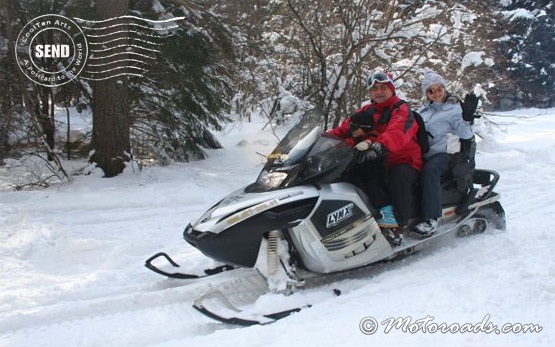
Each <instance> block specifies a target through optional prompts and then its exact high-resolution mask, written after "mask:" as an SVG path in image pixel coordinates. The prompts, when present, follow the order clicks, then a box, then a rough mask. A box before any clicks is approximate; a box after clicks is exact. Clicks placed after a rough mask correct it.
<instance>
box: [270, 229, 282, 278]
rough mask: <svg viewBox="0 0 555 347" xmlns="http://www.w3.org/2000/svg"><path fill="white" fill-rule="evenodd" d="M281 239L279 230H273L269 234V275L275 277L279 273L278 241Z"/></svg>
mask: <svg viewBox="0 0 555 347" xmlns="http://www.w3.org/2000/svg"><path fill="white" fill-rule="evenodd" d="M279 238H280V232H279V230H272V231H270V232H269V233H268V252H267V257H268V275H275V274H276V273H277V271H278V265H279V255H278V241H279Z"/></svg>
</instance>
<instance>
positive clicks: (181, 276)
mask: <svg viewBox="0 0 555 347" xmlns="http://www.w3.org/2000/svg"><path fill="white" fill-rule="evenodd" d="M160 257H162V258H164V259H166V260H167V262H168V263H170V264H171V265H172V266H173V267H174V268H179V267H180V266H179V264H178V263H177V262H176V261H175V260H173V259H172V258H171V257H170V256H169V255H168V254H167V253H165V252H158V253H156V254H155V255H153V256H152V257H150V258H148V259H147V260H146V261H145V267H146V268H147V269H149V270H152V271H154V272H156V273H158V274H160V275H163V276H166V277H169V278H178V279H194V278H202V277H207V276H212V275H215V274H219V273H220V272H224V271H229V270H233V269H235V267H234V266H232V265H221V266H218V267H215V268H212V269H206V270H203V271H204V274H188V273H181V272H167V271H165V270H162V269H160V268H158V267H156V266H155V265H154V264H152V262H153V261H154V260H156V259H158V258H160Z"/></svg>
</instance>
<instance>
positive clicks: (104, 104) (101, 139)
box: [90, 0, 131, 177]
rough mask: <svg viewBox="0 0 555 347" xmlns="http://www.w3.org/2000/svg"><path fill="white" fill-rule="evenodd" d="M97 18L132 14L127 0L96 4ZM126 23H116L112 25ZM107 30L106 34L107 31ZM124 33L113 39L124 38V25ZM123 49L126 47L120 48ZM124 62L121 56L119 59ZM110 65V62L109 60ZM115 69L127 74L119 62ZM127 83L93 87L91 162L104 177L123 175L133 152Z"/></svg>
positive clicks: (116, 80) (100, 82) (103, 81)
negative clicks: (129, 11)
mask: <svg viewBox="0 0 555 347" xmlns="http://www.w3.org/2000/svg"><path fill="white" fill-rule="evenodd" d="M96 6H97V15H98V18H99V19H101V20H102V19H110V18H115V17H118V16H122V15H125V14H127V12H128V10H129V1H128V0H117V1H111V0H97V1H96ZM121 23H124V22H123V21H121V22H120V21H119V20H118V19H115V20H114V21H111V22H110V24H113V25H116V24H121ZM104 30H105V31H104ZM104 30H100V31H99V35H102V34H103V33H104V34H108V33H110V32H109V30H110V29H109V27H108V28H107V29H104ZM118 31H121V33H115V34H114V35H111V38H114V39H121V40H122V41H123V42H125V41H126V38H125V24H124V25H123V27H122V30H118ZM121 46H123V44H121ZM111 53H115V54H123V53H125V51H124V48H122V47H118V46H115V47H113V48H112V51H111ZM119 57H120V58H121V55H119ZM106 59H107V60H108V61H109V62H110V60H111V59H117V58H110V57H107V58H106ZM112 62H113V63H115V64H116V65H115V67H114V68H120V69H122V71H125V68H126V67H125V65H123V66H122V65H118V64H119V63H117V62H116V61H112ZM128 86H129V83H128V80H127V78H126V77H125V76H123V77H116V78H107V79H99V80H96V81H94V83H93V95H94V102H93V111H94V112H93V135H92V144H93V149H94V153H93V154H92V156H91V157H90V161H91V162H94V163H96V164H97V166H98V167H100V168H101V169H102V170H103V171H104V175H105V177H113V176H116V175H118V174H120V173H121V172H123V170H124V168H125V165H126V163H127V162H129V160H130V159H131V148H130V139H129V98H128V95H129V91H128Z"/></svg>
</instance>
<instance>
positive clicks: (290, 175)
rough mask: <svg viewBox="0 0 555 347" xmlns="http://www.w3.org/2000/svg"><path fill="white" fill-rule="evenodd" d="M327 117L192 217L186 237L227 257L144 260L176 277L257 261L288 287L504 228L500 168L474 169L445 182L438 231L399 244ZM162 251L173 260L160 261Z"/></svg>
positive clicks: (311, 122)
mask: <svg viewBox="0 0 555 347" xmlns="http://www.w3.org/2000/svg"><path fill="white" fill-rule="evenodd" d="M322 119H323V116H322V114H321V112H319V111H318V110H311V111H308V112H307V113H306V114H305V115H304V117H303V118H302V120H301V121H300V122H299V124H297V125H296V126H295V127H293V128H292V129H291V130H290V131H289V133H288V134H287V135H286V136H285V137H284V138H283V140H282V141H281V142H280V143H279V144H278V146H277V147H276V149H275V150H274V151H273V152H272V153H271V154H270V155H269V156H268V161H267V163H266V165H265V166H264V168H263V169H262V172H261V173H260V175H259V176H258V178H257V180H256V182H254V183H252V184H250V185H248V186H246V187H243V188H241V189H239V190H237V191H235V192H233V193H231V194H230V195H228V196H227V197H225V198H224V199H222V200H221V201H219V202H218V203H216V204H215V205H214V206H212V207H211V208H209V209H208V211H206V212H205V213H204V214H203V215H202V216H201V217H200V218H199V219H198V220H197V221H195V222H193V223H192V224H189V225H187V227H186V228H185V231H184V233H183V236H184V238H185V240H186V241H187V242H188V243H190V244H191V245H193V246H194V247H196V248H197V249H198V250H200V251H201V252H202V253H203V254H204V255H206V256H208V257H209V258H211V259H213V260H216V261H218V262H220V263H221V264H222V265H220V266H218V267H215V268H212V269H208V270H206V271H204V272H202V273H200V274H199V273H187V272H186V271H185V272H184V271H181V269H183V268H184V267H182V266H180V265H179V264H177V263H176V262H175V261H174V260H173V259H172V258H171V257H169V256H168V255H167V254H166V253H158V254H155V255H154V256H152V257H151V258H149V259H148V260H147V261H146V266H147V267H148V268H149V269H151V270H153V271H155V272H157V273H160V274H162V275H165V276H168V277H174V278H197V277H204V276H210V275H212V274H215V273H220V272H223V271H229V270H232V269H234V268H237V267H247V268H256V269H257V270H258V272H259V273H260V274H261V275H262V276H264V277H265V278H266V280H267V282H268V287H269V289H270V290H271V291H274V292H291V291H294V290H295V288H296V287H299V286H302V285H303V279H305V278H307V277H314V276H319V275H320V274H331V273H337V272H343V271H346V270H351V269H355V268H360V267H365V266H367V265H369V264H373V263H376V262H380V261H383V260H388V259H393V258H395V257H397V256H399V255H406V254H410V253H412V252H413V251H414V250H415V249H416V248H417V247H420V246H421V245H425V244H426V243H427V242H429V241H430V240H431V239H434V238H436V237H439V236H441V235H445V234H447V233H451V232H454V233H456V234H458V235H459V236H467V235H469V234H472V233H478V232H483V231H485V230H486V229H487V228H488V226H490V225H493V227H494V228H496V229H500V228H504V226H505V216H504V211H503V208H502V207H501V204H500V203H499V198H500V196H499V194H497V193H496V192H494V191H493V189H494V187H495V185H496V183H497V181H498V180H499V175H498V173H497V172H495V171H491V170H484V169H476V170H475V172H474V175H473V177H474V189H469V192H467V193H466V194H465V193H461V192H459V191H457V190H456V189H455V188H449V186H450V185H449V184H444V187H445V192H444V194H443V197H444V202H445V203H444V206H443V216H442V218H441V219H440V220H439V230H438V232H437V233H435V234H434V235H433V236H432V237H430V238H426V239H419V238H414V237H411V235H407V236H405V240H404V243H403V244H402V245H401V246H392V245H391V244H390V242H388V240H387V238H386V237H385V236H384V230H381V229H380V227H379V226H378V224H377V222H376V219H377V218H378V217H379V211H378V210H377V209H375V208H374V207H373V206H371V205H370V203H369V201H368V198H367V197H366V195H365V193H364V192H363V191H362V190H361V189H359V188H358V187H356V186H355V185H353V184H351V183H348V182H345V181H342V180H341V177H342V174H343V173H344V172H345V170H346V169H347V168H348V167H349V166H350V165H351V163H352V159H353V154H352V149H351V148H350V146H348V145H347V144H346V143H345V142H344V141H343V140H341V139H338V138H336V137H333V136H331V135H328V134H326V133H324V132H323V129H322V127H321V123H322ZM469 197H470V198H469ZM415 221H416V220H415ZM162 258H163V259H165V261H167V262H168V263H169V264H170V265H171V269H173V270H164V269H162V268H161V267H160V266H156V265H155V263H159V262H160V260H161V259H162ZM174 270H175V271H174ZM199 305H200V306H202V304H199ZM197 308H198V307H197ZM204 313H207V312H204ZM207 314H210V313H207Z"/></svg>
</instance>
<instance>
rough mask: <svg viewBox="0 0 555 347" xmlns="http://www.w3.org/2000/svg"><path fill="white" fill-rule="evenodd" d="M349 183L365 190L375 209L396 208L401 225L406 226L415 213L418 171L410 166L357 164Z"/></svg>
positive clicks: (351, 173)
mask: <svg viewBox="0 0 555 347" xmlns="http://www.w3.org/2000/svg"><path fill="white" fill-rule="evenodd" d="M349 177H350V181H352V182H353V183H354V184H356V185H357V186H359V187H360V188H362V190H364V192H365V193H366V195H367V196H368V199H369V200H370V203H371V204H372V206H374V207H376V208H381V207H384V206H387V205H393V208H394V210H395V217H396V218H397V222H399V225H401V226H406V225H407V224H408V222H409V219H410V217H411V215H412V212H413V206H414V188H415V186H416V184H417V182H418V171H416V170H415V169H414V168H413V167H412V166H410V165H408V164H400V165H396V166H393V167H388V168H386V167H385V166H384V164H383V162H370V163H367V164H361V165H355V166H354V167H353V168H352V169H351V172H350V174H349Z"/></svg>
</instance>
